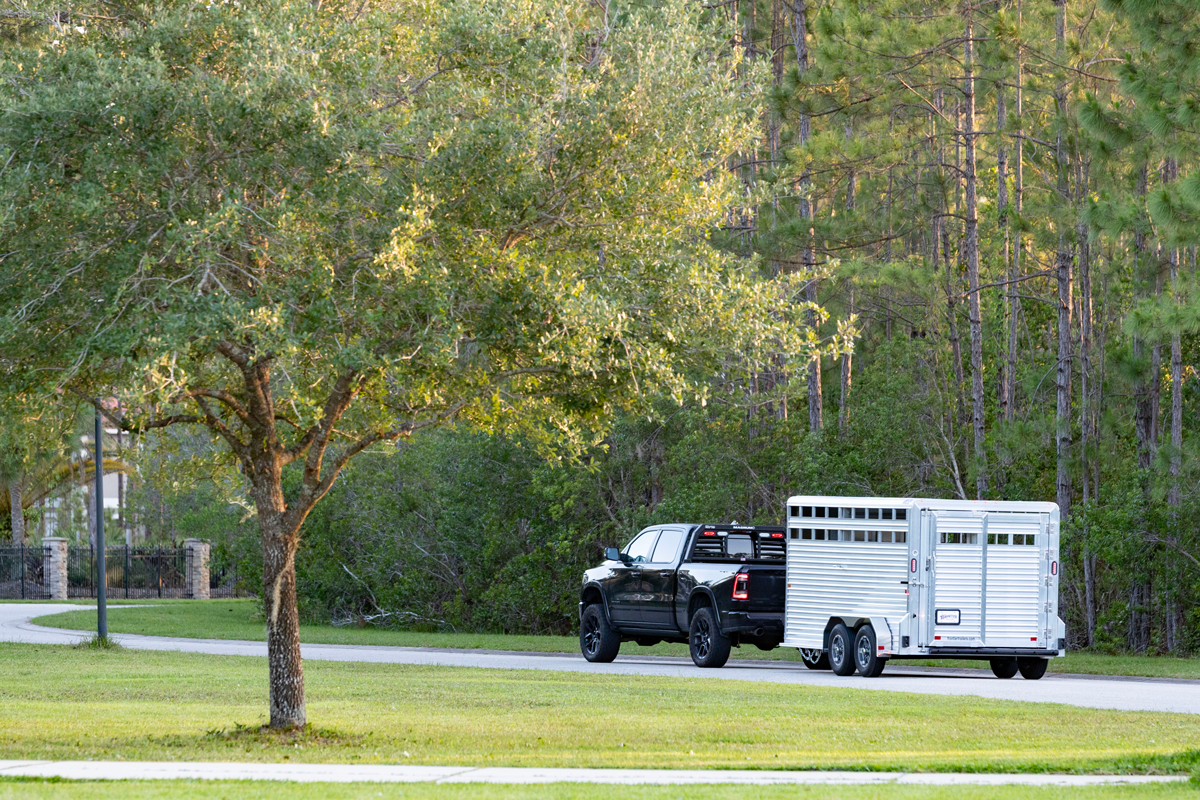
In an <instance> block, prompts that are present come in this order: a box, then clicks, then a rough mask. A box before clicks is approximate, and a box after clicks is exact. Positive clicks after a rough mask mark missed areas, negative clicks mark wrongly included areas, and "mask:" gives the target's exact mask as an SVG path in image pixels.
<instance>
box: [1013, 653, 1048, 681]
mask: <svg viewBox="0 0 1200 800" xmlns="http://www.w3.org/2000/svg"><path fill="white" fill-rule="evenodd" d="M1048 666H1050V659H1048V658H1018V659H1017V669H1019V670H1020V671H1021V677H1022V678H1024V679H1025V680H1027V681H1036V680H1037V679H1038V678H1040V677H1042V676H1043V675H1045V674H1046V667H1048Z"/></svg>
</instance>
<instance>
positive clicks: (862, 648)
mask: <svg viewBox="0 0 1200 800" xmlns="http://www.w3.org/2000/svg"><path fill="white" fill-rule="evenodd" d="M878 652H879V651H878V650H876V649H875V629H874V628H872V627H871V626H870V625H863V626H862V627H861V628H859V629H858V634H857V635H856V636H855V637H854V666H855V667H856V668H857V669H858V674H859V675H862V676H863V677H864V678H878V677H879V676H880V675H882V674H883V667H884V665H885V664H887V659H886V658H880V657H879V656H878Z"/></svg>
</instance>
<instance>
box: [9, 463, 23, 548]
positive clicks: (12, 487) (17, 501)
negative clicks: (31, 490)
mask: <svg viewBox="0 0 1200 800" xmlns="http://www.w3.org/2000/svg"><path fill="white" fill-rule="evenodd" d="M23 483H24V477H23V476H22V477H20V478H14V479H13V480H12V481H10V482H9V484H8V504H9V518H10V519H11V520H12V543H13V546H14V547H20V546H21V545H23V544H25V507H24V506H23V505H22V503H21V500H22V496H23V495H24V493H25V492H24V488H25V487H24V486H23V485H22V484H23Z"/></svg>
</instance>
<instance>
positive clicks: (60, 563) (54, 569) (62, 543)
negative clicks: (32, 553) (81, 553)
mask: <svg viewBox="0 0 1200 800" xmlns="http://www.w3.org/2000/svg"><path fill="white" fill-rule="evenodd" d="M42 547H43V548H45V556H44V560H43V562H42V563H43V568H44V570H45V577H44V578H43V581H44V585H45V587H46V592H47V593H48V594H49V595H50V599H51V600H66V599H67V540H66V539H64V538H63V537H61V536H47V537H45V538H44V539H42Z"/></svg>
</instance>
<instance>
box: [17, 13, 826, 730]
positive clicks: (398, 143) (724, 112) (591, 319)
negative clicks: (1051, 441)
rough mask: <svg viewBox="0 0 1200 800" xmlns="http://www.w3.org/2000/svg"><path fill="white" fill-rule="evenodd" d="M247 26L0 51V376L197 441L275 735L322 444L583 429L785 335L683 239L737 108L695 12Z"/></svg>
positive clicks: (164, 27) (299, 696) (297, 719)
mask: <svg viewBox="0 0 1200 800" xmlns="http://www.w3.org/2000/svg"><path fill="white" fill-rule="evenodd" d="M252 6H253V7H247V6H245V5H239V4H238V3H236V2H215V3H212V4H211V5H207V6H205V5H200V4H193V3H175V2H170V1H169V0H168V1H167V2H161V3H157V4H150V5H148V6H143V7H139V9H137V10H136V11H131V12H129V14H128V15H127V16H123V17H121V18H120V19H117V20H115V21H113V20H111V19H110V20H104V19H103V18H104V17H111V16H112V14H110V13H106V14H103V15H100V18H97V19H93V21H92V23H91V24H92V25H93V28H92V29H91V30H88V29H87V28H86V27H85V26H77V27H74V28H69V29H67V28H63V29H62V30H63V33H62V34H59V38H58V39H57V40H55V41H53V42H43V43H42V44H40V45H39V46H36V47H29V48H28V49H25V50H14V51H10V55H11V56H12V58H10V59H9V60H8V63H7V64H6V65H5V66H4V67H0V69H3V71H4V72H5V75H4V82H3V84H4V85H3V89H0V91H2V92H3V103H4V113H3V114H0V164H3V172H2V174H0V197H2V200H3V202H2V203H0V207H3V209H4V210H3V212H0V213H2V216H0V303H2V305H0V307H2V308H3V309H4V313H5V316H4V320H3V325H2V330H0V359H3V364H4V374H3V379H4V380H5V381H7V382H8V383H9V384H10V388H15V387H16V386H17V385H18V384H19V385H20V387H21V388H22V389H23V390H31V389H37V388H38V387H54V388H59V389H66V390H68V391H70V392H72V393H73V394H74V395H75V396H80V397H97V396H101V395H111V394H119V395H121V396H122V397H123V402H122V405H121V407H122V408H125V409H129V411H128V412H127V413H126V414H124V415H121V416H120V417H119V419H115V421H116V422H118V423H119V424H120V425H122V426H123V427H125V428H127V429H130V430H138V429H147V428H154V427H164V426H168V425H173V424H191V425H196V426H203V427H205V428H207V429H208V430H209V431H211V432H212V434H213V435H214V436H215V437H217V438H219V439H220V440H222V441H223V442H224V443H225V445H226V446H227V451H228V453H229V456H230V462H231V463H232V464H235V465H236V467H237V469H239V470H240V471H241V473H242V475H243V476H244V479H245V481H246V483H247V486H248V491H249V494H250V496H251V498H252V500H253V502H254V505H255V507H256V509H257V516H258V521H259V525H260V527H261V536H262V553H263V564H264V570H263V597H264V602H265V610H266V616H267V640H268V649H269V671H270V720H271V725H272V726H277V727H289V726H298V725H303V724H304V723H305V721H306V713H305V702H304V685H303V671H302V666H301V659H300V644H299V634H298V621H297V613H296V582H295V567H294V557H295V553H296V548H297V543H298V537H299V535H300V530H301V526H302V523H303V522H304V519H305V517H306V515H307V514H308V513H309V512H310V511H311V509H312V508H313V506H314V504H316V503H317V502H318V501H319V500H320V499H321V497H322V496H323V495H325V493H326V492H328V491H329V488H330V486H331V485H332V483H333V482H334V481H335V479H336V478H337V476H338V473H339V470H341V469H342V468H343V467H344V466H345V464H346V463H347V462H348V461H349V460H350V459H351V458H353V457H354V456H355V455H356V454H358V453H361V452H363V451H364V450H366V449H368V448H371V447H373V446H381V445H382V444H383V443H386V442H388V441H390V440H394V439H396V438H398V437H405V436H410V435H412V434H413V433H415V432H417V431H419V430H421V429H423V428H428V427H430V426H435V425H437V424H439V423H442V422H445V421H447V420H462V421H466V422H469V423H471V424H475V425H478V426H482V427H484V428H486V429H491V430H512V429H518V428H519V429H521V430H522V431H523V432H524V433H525V434H526V435H528V436H529V437H530V438H531V440H532V441H534V442H543V443H549V442H551V441H560V440H566V441H568V442H574V443H583V442H587V441H592V440H594V435H595V432H596V431H598V430H601V429H602V428H603V425H604V423H605V421H606V420H607V419H608V418H609V416H610V413H611V412H612V411H613V410H615V409H618V408H621V407H628V406H629V405H631V404H633V403H635V402H636V401H637V399H638V398H639V397H640V396H642V395H643V394H644V393H645V392H646V391H648V390H650V389H653V390H654V391H655V392H659V393H661V392H662V391H663V390H664V389H666V390H667V391H669V392H670V393H672V394H674V395H675V396H676V397H678V398H683V397H684V396H685V395H692V394H694V393H698V392H702V391H703V380H702V379H703V376H704V375H705V370H710V369H712V368H714V365H716V364H718V363H719V361H718V357H720V358H724V359H728V358H731V357H733V358H737V357H739V356H740V355H743V354H745V353H749V352H750V351H751V350H754V349H756V348H758V347H760V346H764V345H769V346H770V347H771V348H772V352H780V351H782V352H785V353H788V354H789V355H791V356H793V357H794V358H795V359H796V360H797V362H798V363H806V362H807V361H808V360H809V359H810V357H811V352H812V348H813V347H814V344H813V341H812V338H811V336H810V335H809V334H808V333H807V332H805V331H804V329H803V327H802V326H798V325H789V324H788V323H789V322H791V321H792V314H793V312H795V313H803V312H804V311H805V309H806V307H805V306H804V304H803V303H792V302H785V303H780V302H778V299H779V298H781V297H782V298H785V299H788V300H791V299H793V298H794V297H795V296H796V295H795V292H794V291H793V290H792V289H791V288H789V287H788V286H787V285H786V284H783V285H781V284H780V283H778V282H776V283H774V284H771V285H769V286H767V285H763V284H760V283H758V282H757V281H756V280H755V278H754V271H753V268H752V265H748V264H745V263H742V262H737V261H734V260H732V259H730V258H729V257H727V256H724V255H722V254H720V253H718V252H717V251H716V250H714V249H713V248H712V247H710V246H709V244H708V242H707V233H708V231H710V230H712V229H713V228H714V227H715V226H717V225H719V224H720V223H721V221H722V219H723V215H724V214H725V213H726V212H727V209H728V208H729V207H730V205H731V203H733V202H735V200H736V198H737V192H739V187H738V184H737V183H736V181H735V180H734V178H733V176H731V175H730V174H729V173H728V172H726V170H725V169H724V164H725V163H726V159H727V157H728V155H729V154H730V153H733V152H736V151H738V150H745V149H746V146H747V143H748V142H750V141H751V140H752V139H753V137H754V135H755V119H756V116H757V115H758V110H757V109H756V108H755V103H756V101H755V99H754V97H753V96H752V95H751V94H748V93H747V92H746V91H745V90H744V89H743V86H742V84H741V83H739V80H741V79H740V78H738V76H737V75H736V73H735V70H734V68H735V66H736V65H735V63H734V54H733V53H731V52H730V51H729V49H728V47H727V43H728V36H729V32H728V31H727V30H723V29H722V28H721V27H720V26H719V25H718V24H717V23H716V22H713V21H711V20H709V19H706V17H705V16H704V14H705V12H704V11H703V10H702V9H700V8H699V7H698V6H697V5H696V4H688V3H683V2H666V3H662V4H656V6H655V7H654V8H647V9H641V10H636V9H625V10H622V11H621V12H620V13H617V12H616V7H615V6H608V7H607V9H605V10H597V8H598V7H597V6H596V5H589V4H586V3H583V2H568V3H565V4H563V3H555V2H549V1H543V0H530V1H529V2H523V3H487V4H480V3H473V2H469V0H447V1H446V2H441V0H428V1H426V2H416V1H413V2H407V1H406V0H397V2H394V3H391V4H382V5H377V4H372V3H371V2H367V3H362V4H360V3H357V2H355V3H350V4H345V5H340V4H338V3H337V2H333V3H328V2H327V3H324V4H321V3H317V4H311V3H287V2H278V1H277V2H263V3H255V4H252ZM96 26H102V27H96ZM60 28H61V26H60ZM750 74H751V76H752V77H753V71H751V73H750ZM798 331H799V333H798ZM739 351H741V352H739ZM114 416H115V415H114ZM286 470H296V471H297V472H298V473H299V474H298V489H297V490H296V491H295V492H285V491H284V485H285V483H284V475H285V471H286Z"/></svg>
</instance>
